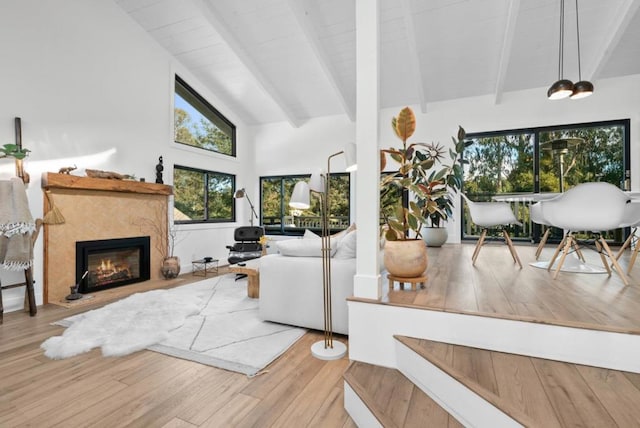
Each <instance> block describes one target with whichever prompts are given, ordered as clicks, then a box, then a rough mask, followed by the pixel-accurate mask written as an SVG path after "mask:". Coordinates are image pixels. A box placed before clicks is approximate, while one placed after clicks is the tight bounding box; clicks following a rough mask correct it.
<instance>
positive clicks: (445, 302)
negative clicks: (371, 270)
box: [0, 244, 640, 427]
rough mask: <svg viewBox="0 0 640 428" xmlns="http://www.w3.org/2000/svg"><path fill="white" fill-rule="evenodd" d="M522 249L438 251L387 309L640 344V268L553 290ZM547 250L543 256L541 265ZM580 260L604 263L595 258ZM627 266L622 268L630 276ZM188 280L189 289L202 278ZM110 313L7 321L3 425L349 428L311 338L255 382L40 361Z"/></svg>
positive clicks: (582, 277)
mask: <svg viewBox="0 0 640 428" xmlns="http://www.w3.org/2000/svg"><path fill="white" fill-rule="evenodd" d="M517 250H518V253H519V255H520V258H521V259H522V261H523V265H524V267H523V269H522V270H520V269H518V268H517V267H516V266H514V265H513V261H512V259H511V257H510V255H509V253H508V250H507V249H506V248H505V247H503V246H498V245H497V244H491V245H488V246H486V247H485V248H483V250H482V252H481V254H480V256H479V258H478V261H477V263H476V266H475V267H473V266H472V265H471V254H472V252H473V245H472V244H462V245H445V246H444V247H442V248H440V249H436V248H431V249H429V258H430V265H429V270H428V276H429V279H428V282H427V286H426V288H425V289H424V290H419V291H415V292H413V291H408V290H404V291H400V290H396V291H393V292H391V293H389V294H388V296H386V297H385V303H384V304H394V305H407V306H418V307H428V308H430V309H433V310H444V311H452V312H462V313H481V314H484V315H487V316H495V317H503V318H512V317H516V318H519V319H527V320H530V321H534V322H543V323H551V324H562V325H573V326H578V327H584V328H599V329H611V330H614V331H622V332H628V333H631V334H640V312H638V311H637V307H638V301H640V290H639V288H640V285H639V284H640V264H639V265H638V266H637V267H636V268H635V269H634V271H632V273H631V275H630V279H631V285H630V286H628V287H625V286H624V285H623V284H622V282H621V281H620V279H619V278H618V277H617V276H616V275H615V274H613V275H612V276H611V277H608V276H607V275H601V274H597V275H595V274H594V275H587V274H569V273H562V274H560V277H559V278H558V279H557V280H555V281H554V280H553V279H552V278H551V275H550V274H549V273H548V272H547V271H546V270H542V269H537V268H533V267H531V266H529V265H528V263H529V262H532V261H534V251H535V248H534V247H533V246H529V245H519V246H517ZM551 251H552V248H551V247H549V248H547V249H545V252H544V253H543V258H544V257H545V256H548V255H549V253H550V252H551ZM585 255H586V256H587V259H588V261H590V262H593V264H596V265H597V264H598V263H599V257H598V256H597V255H596V254H595V253H593V254H590V252H586V253H585ZM627 257H628V256H627V255H625V256H623V258H622V259H621V260H622V261H621V263H622V264H623V266H626V262H627V261H628V258H627ZM221 272H224V270H223V271H221ZM181 278H182V279H183V281H182V282H181V283H182V284H184V283H186V281H190V280H193V279H199V278H191V277H190V274H187V275H185V276H182V277H181ZM385 288H386V282H385ZM118 297H121V296H118ZM104 303H106V300H105V301H102V300H101V299H96V301H95V302H91V303H88V304H87V305H85V306H82V305H79V306H76V307H72V308H65V307H62V306H56V305H46V306H44V307H41V308H39V311H38V315H37V316H36V317H34V318H31V317H29V316H28V314H26V313H23V312H14V313H9V314H5V323H4V325H2V326H0V426H1V427H12V426H38V427H46V426H60V427H76V426H108V427H113V426H140V427H143V426H144V427H163V426H166V427H188V426H259V427H268V426H323V427H343V426H347V427H349V426H354V425H353V422H352V421H351V419H350V418H349V417H348V415H347V413H346V411H345V410H344V408H343V387H342V385H343V380H342V374H343V372H344V370H345V369H346V367H347V365H348V360H347V359H346V358H345V359H342V360H338V361H333V362H324V361H319V360H316V359H314V358H313V357H312V356H311V354H310V352H309V347H310V345H311V344H312V343H313V342H315V341H317V340H319V338H320V334H319V333H316V332H313V333H308V334H307V335H305V336H304V337H303V338H302V339H301V340H300V341H299V342H298V343H297V344H296V345H294V346H293V347H292V348H291V349H290V350H289V351H288V352H287V353H285V354H284V355H283V356H282V357H281V358H279V359H278V360H277V361H276V362H275V363H273V364H272V365H271V366H270V367H269V368H268V372H267V373H265V374H263V375H260V376H257V377H255V378H252V379H249V378H247V377H246V376H244V375H241V374H237V373H232V372H228V371H225V370H220V369H215V368H212V367H208V366H203V365H200V364H197V363H193V362H188V361H184V360H180V359H176V358H172V357H169V356H166V355H163V354H158V353H154V352H150V351H142V352H138V353H135V354H133V355H129V356H127V357H122V358H103V357H101V356H100V354H99V351H95V350H94V351H92V352H89V353H87V354H85V355H81V356H77V357H74V358H70V359H67V360H61V361H51V360H49V359H47V358H46V357H44V356H43V355H42V351H41V350H40V349H39V346H40V343H42V341H44V340H45V339H46V338H48V337H50V336H53V335H58V334H60V333H61V332H62V328H61V327H57V326H52V325H50V323H51V322H53V321H55V320H58V319H61V318H64V317H67V316H70V315H72V314H74V313H78V312H82V311H85V310H88V309H91V308H93V307H96V306H99V305H101V304H104Z"/></svg>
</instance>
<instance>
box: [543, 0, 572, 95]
mask: <svg viewBox="0 0 640 428" xmlns="http://www.w3.org/2000/svg"><path fill="white" fill-rule="evenodd" d="M576 1H577V0H576ZM563 74H564V0H560V43H559V45H558V80H557V81H556V82H555V83H554V84H553V85H551V87H550V88H549V90H548V91H547V97H548V98H549V99H550V100H560V99H562V98H567V97H568V96H570V95H571V94H572V93H573V82H571V80H567V79H564V78H563V76H562V75H563Z"/></svg>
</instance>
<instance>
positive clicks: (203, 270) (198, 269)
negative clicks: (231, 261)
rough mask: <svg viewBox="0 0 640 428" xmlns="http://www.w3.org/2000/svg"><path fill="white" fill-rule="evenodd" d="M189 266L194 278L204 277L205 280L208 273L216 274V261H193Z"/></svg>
mask: <svg viewBox="0 0 640 428" xmlns="http://www.w3.org/2000/svg"><path fill="white" fill-rule="evenodd" d="M191 265H192V269H193V270H192V273H193V275H194V276H204V277H205V278H206V277H207V274H209V273H218V259H211V260H205V259H200V260H194V261H192V262H191Z"/></svg>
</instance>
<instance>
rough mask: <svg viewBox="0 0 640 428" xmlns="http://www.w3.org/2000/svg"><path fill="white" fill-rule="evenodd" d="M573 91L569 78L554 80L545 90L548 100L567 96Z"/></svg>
mask: <svg viewBox="0 0 640 428" xmlns="http://www.w3.org/2000/svg"><path fill="white" fill-rule="evenodd" d="M572 93H573V83H572V82H571V80H567V79H560V80H558V81H557V82H555V83H554V84H553V85H551V87H550V88H549V90H548V91H547V97H548V98H549V99H550V100H560V99H562V98H567V97H568V96H569V95H571V94H572Z"/></svg>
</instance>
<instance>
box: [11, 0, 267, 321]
mask: <svg viewBox="0 0 640 428" xmlns="http://www.w3.org/2000/svg"><path fill="white" fill-rule="evenodd" d="M0 52H2V66H1V67H0V94H2V96H1V102H0V144H6V143H14V142H15V139H14V117H21V118H22V136H23V146H24V147H25V148H27V149H29V150H31V154H30V156H29V158H28V159H27V161H26V162H25V167H26V170H27V172H28V173H29V174H30V175H31V184H30V185H29V187H28V190H27V193H28V197H29V203H30V208H31V211H32V214H33V215H34V216H35V217H42V215H43V212H42V210H43V193H42V191H41V181H40V175H41V173H42V172H47V171H48V172H57V171H58V169H59V168H60V167H65V166H72V165H74V164H75V165H77V167H78V170H77V171H74V173H76V174H78V175H84V171H83V170H84V168H95V169H102V170H110V171H117V172H120V173H125V174H134V175H135V176H136V177H138V178H141V177H144V178H145V179H146V180H147V181H150V182H153V181H155V165H156V164H157V162H158V157H159V156H163V158H164V182H165V183H166V184H171V183H172V171H173V165H174V164H180V165H185V166H191V167H196V168H204V169H208V170H214V171H220V172H225V173H231V174H236V185H237V186H239V187H244V186H246V187H247V188H250V189H252V191H254V193H252V194H251V196H254V195H256V196H257V193H256V192H257V180H256V178H255V177H256V176H255V175H254V174H253V173H252V171H253V169H252V165H253V144H252V141H251V136H250V134H249V133H247V128H246V126H244V125H243V123H242V122H241V120H240V118H239V117H237V116H236V115H235V114H234V113H233V112H232V111H230V109H228V108H227V107H226V106H225V105H224V104H223V103H222V102H221V101H220V100H219V99H218V98H217V97H216V96H215V94H212V93H210V92H208V91H207V90H206V89H205V88H204V86H203V85H202V84H201V83H200V82H199V81H198V80H197V79H195V78H194V77H193V76H192V75H191V74H190V73H188V72H187V71H186V70H184V68H183V67H182V66H181V64H180V63H178V62H176V61H175V59H173V57H172V56H171V55H170V54H169V53H168V52H166V51H165V50H164V49H162V48H161V47H159V45H158V44H157V43H156V42H155V41H154V40H153V39H151V38H150V36H149V35H148V34H147V33H146V32H145V31H144V30H143V29H142V28H140V27H139V25H138V24H137V23H135V22H134V21H133V20H132V19H131V18H130V17H129V16H128V15H127V14H126V13H125V12H124V11H123V10H122V9H121V8H120V7H119V6H118V5H117V4H116V2H113V1H78V0H59V1H42V0H20V1H16V0H12V1H6V2H2V4H1V5H0ZM174 73H178V74H179V75H180V76H181V77H182V78H184V79H185V80H186V81H187V82H188V83H189V84H190V85H191V86H192V87H193V88H194V89H196V90H197V91H199V92H200V94H201V95H202V96H204V97H205V98H206V99H207V100H208V101H209V102H210V103H211V104H212V105H214V106H215V107H216V108H217V109H218V110H219V111H220V112H221V113H222V114H224V115H225V116H226V117H227V118H228V119H229V120H231V121H232V122H233V123H234V124H235V125H236V127H237V140H238V150H237V152H238V157H237V159H230V158H229V157H225V156H220V155H215V154H211V155H203V154H199V153H196V152H194V150H188V149H187V148H180V147H177V145H175V144H174V143H173V84H174ZM13 174H14V167H13V161H12V160H0V175H2V176H4V178H6V176H12V175H13ZM254 183H255V184H254ZM256 199H257V197H256ZM248 208H249V207H248V204H246V203H244V201H243V200H239V201H238V202H237V218H238V220H239V221H238V224H235V223H227V224H222V225H197V226H181V227H180V228H179V230H180V232H179V237H178V240H179V244H178V245H177V248H176V251H175V254H176V255H177V256H179V257H180V258H181V262H182V265H183V268H184V269H191V260H193V259H194V258H200V257H202V256H212V257H215V258H219V259H220V260H221V263H222V262H223V261H224V262H226V258H227V256H228V250H227V249H226V248H225V245H228V244H232V243H233V229H234V228H235V227H236V226H238V225H239V224H244V223H248V218H249V215H248ZM63 215H64V213H63ZM52 227H55V226H52ZM34 263H35V271H34V274H35V279H36V296H37V302H38V304H41V303H42V264H43V257H42V238H39V239H38V242H37V245H36V248H35V260H34ZM152 268H154V267H152ZM158 268H159V267H158ZM0 279H1V280H2V282H3V283H5V284H9V283H14V282H20V281H21V273H15V272H6V271H0ZM22 293H23V289H21V288H20V289H14V290H7V291H5V292H4V299H5V303H6V304H7V305H6V308H5V310H7V311H10V310H13V309H17V308H18V307H21V306H22Z"/></svg>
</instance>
